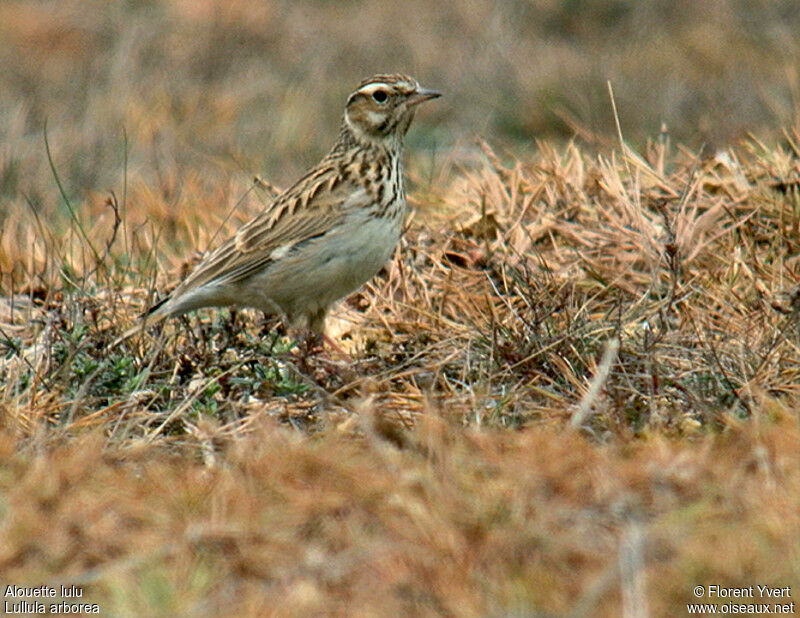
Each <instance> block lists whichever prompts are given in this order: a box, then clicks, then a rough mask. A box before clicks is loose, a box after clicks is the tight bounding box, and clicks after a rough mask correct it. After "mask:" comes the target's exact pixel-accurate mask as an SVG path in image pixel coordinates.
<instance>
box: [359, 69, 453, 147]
mask: <svg viewBox="0 0 800 618" xmlns="http://www.w3.org/2000/svg"><path fill="white" fill-rule="evenodd" d="M440 96H441V94H440V93H438V92H436V91H435V90H428V89H427V88H422V87H421V86H420V85H419V84H418V83H417V80H415V79H414V78H412V77H408V76H407V75H399V74H391V75H375V76H373V77H370V78H369V79H367V80H364V81H363V82H361V84H360V85H359V87H358V88H357V89H356V90H355V92H353V94H351V95H350V97H349V98H348V99H347V106H346V107H345V113H344V119H345V123H346V125H347V127H348V128H349V129H350V130H351V131H352V132H353V135H355V137H356V139H358V140H359V141H367V142H371V143H376V142H377V143H381V142H384V143H392V142H395V143H396V142H399V141H400V140H402V138H403V136H404V135H405V134H406V132H407V131H408V127H409V125H410V124H411V120H412V119H413V118H414V111H415V110H416V108H417V105H419V104H420V103H423V102H425V101H428V100H430V99H435V98H437V97H440Z"/></svg>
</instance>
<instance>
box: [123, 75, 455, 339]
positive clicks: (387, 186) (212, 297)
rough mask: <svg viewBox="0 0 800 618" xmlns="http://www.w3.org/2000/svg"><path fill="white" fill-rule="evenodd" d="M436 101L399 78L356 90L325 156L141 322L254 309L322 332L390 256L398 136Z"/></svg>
mask: <svg viewBox="0 0 800 618" xmlns="http://www.w3.org/2000/svg"><path fill="white" fill-rule="evenodd" d="M438 96H440V95H439V93H438V92H434V91H432V90H426V89H424V88H421V87H420V86H419V84H418V83H417V82H416V80H414V79H413V78H411V77H407V76H405V75H399V74H392V75H375V76H374V77H371V78H370V79H367V80H365V81H364V82H362V83H361V84H360V85H359V87H358V88H357V89H356V90H355V92H353V93H352V94H351V95H350V97H349V98H348V100H347V105H346V107H345V114H344V120H343V122H342V128H341V131H340V133H339V138H338V140H337V142H336V144H335V145H334V147H333V148H332V149H331V151H330V152H329V153H328V155H327V156H325V158H323V159H322V161H321V162H320V163H319V164H318V165H317V166H316V167H314V168H312V169H311V170H309V171H308V172H307V173H306V174H305V175H304V176H303V177H301V178H300V179H299V180H298V181H297V182H296V183H295V184H294V185H292V186H291V187H290V188H289V189H287V190H286V191H284V192H283V193H282V194H281V195H279V196H278V197H277V198H275V200H274V201H273V202H272V204H271V205H270V206H269V207H268V208H266V209H265V210H264V211H263V212H262V213H261V214H260V215H258V216H257V217H256V218H255V219H253V220H252V221H250V222H249V223H247V224H246V225H244V226H243V227H242V228H240V229H239V231H238V232H237V233H236V234H235V235H234V236H233V237H232V238H230V239H228V240H227V241H225V242H224V243H222V245H220V246H219V247H218V248H217V249H215V250H214V251H213V252H211V253H210V254H208V255H207V256H206V257H205V258H204V259H203V260H202V261H201V262H200V263H199V264H198V265H197V267H196V268H195V269H194V271H193V272H192V273H191V274H190V275H189V276H188V277H187V278H186V280H184V281H183V282H182V283H181V284H180V285H178V287H176V288H175V289H174V290H173V291H172V293H171V294H170V295H169V296H167V297H166V298H164V299H163V300H162V301H161V302H159V303H158V304H156V305H155V306H154V307H152V308H151V309H150V311H149V312H148V313H147V314H146V315H145V316H144V318H145V320H146V322H147V323H152V322H153V321H157V320H160V319H163V318H166V317H168V316H172V315H178V314H181V313H186V312H187V311H192V310H194V309H199V308H201V307H223V306H236V307H253V308H256V309H260V310H262V311H264V312H265V313H268V314H277V315H280V316H282V317H284V318H286V319H287V320H288V322H289V324H290V325H292V326H306V327H308V328H310V329H311V330H313V331H315V332H318V333H321V332H322V330H323V328H324V322H325V315H326V314H327V311H328V308H329V307H330V306H331V304H332V303H334V302H335V301H337V300H338V299H340V298H342V297H343V296H345V295H347V294H349V293H351V292H353V291H354V290H356V289H358V288H359V287H360V286H361V285H363V284H364V283H365V282H366V281H367V280H368V279H370V278H371V277H372V276H373V275H374V274H375V273H376V272H377V271H378V270H379V269H380V267H381V266H382V265H383V264H384V263H385V262H386V261H387V260H388V259H389V258H390V257H391V255H392V253H393V252H394V249H395V247H396V245H397V242H398V240H399V238H400V232H401V229H402V225H403V221H404V219H405V215H406V199H405V191H404V188H403V171H402V162H401V155H402V146H403V137H404V136H405V134H406V132H407V131H408V127H409V125H410V124H411V121H412V119H413V116H414V111H415V109H416V106H417V105H418V104H419V103H422V102H424V101H427V100H429V99H432V98H435V97H438ZM139 328H141V325H138V326H137V327H135V328H133V329H131V330H130V331H128V332H127V333H125V335H123V337H126V336H128V335H130V334H132V333H134V332H136V330H138V329H139Z"/></svg>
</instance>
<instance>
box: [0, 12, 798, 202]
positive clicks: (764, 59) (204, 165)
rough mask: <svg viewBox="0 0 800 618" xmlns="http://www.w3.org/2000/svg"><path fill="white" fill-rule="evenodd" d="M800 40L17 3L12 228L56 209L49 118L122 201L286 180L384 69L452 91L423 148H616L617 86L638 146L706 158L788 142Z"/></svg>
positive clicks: (731, 17)
mask: <svg viewBox="0 0 800 618" xmlns="http://www.w3.org/2000/svg"><path fill="white" fill-rule="evenodd" d="M798 33H800V3H798V2H797V0H561V1H558V0H507V1H505V2H495V1H490V0H457V1H456V0H440V1H438V2H428V1H423V0H407V1H405V2H389V1H388V0H383V1H378V2H359V1H339V0H337V1H333V0H328V1H325V0H316V1H311V0H299V1H298V0H295V1H277V0H136V1H134V0H129V1H127V2H124V1H119V2H107V1H106V0H24V1H23V0H2V2H0V217H2V216H3V214H4V212H3V211H5V214H7V213H9V212H13V211H14V210H15V208H16V207H19V206H22V207H26V208H30V207H31V206H33V207H34V208H36V209H46V208H47V205H48V204H51V203H55V202H57V201H58V198H57V194H56V193H55V192H54V187H55V185H54V182H53V176H52V173H51V171H50V169H49V164H48V161H47V156H46V153H45V147H44V141H43V128H44V125H45V121H46V122H47V133H48V137H49V141H50V145H51V149H52V154H53V160H54V163H55V165H56V166H57V168H58V170H59V173H60V174H61V177H62V180H63V181H64V185H65V190H66V191H67V193H68V194H69V195H74V196H76V197H83V196H85V195H87V194H89V193H91V192H92V191H99V192H104V191H107V190H108V189H109V188H115V187H116V189H117V190H118V191H119V187H120V186H121V184H122V177H123V169H125V170H127V175H128V180H129V181H130V182H136V180H137V179H138V180H140V181H141V182H142V183H143V184H144V185H147V186H152V187H154V188H159V189H158V190H159V191H161V192H162V193H163V194H164V198H165V199H167V201H169V199H173V198H174V196H172V197H170V195H169V193H170V191H179V189H180V187H182V186H184V185H185V184H186V182H187V179H194V182H196V183H198V184H200V185H207V186H208V187H209V190H211V188H212V187H215V186H216V187H219V186H220V183H224V182H226V181H228V180H230V179H231V178H239V179H242V178H243V179H250V178H252V175H253V174H257V173H258V174H263V175H264V176H265V177H266V178H268V179H270V180H272V181H274V182H275V183H276V184H278V185H284V186H285V185H286V184H288V183H289V182H290V181H291V180H292V179H293V178H294V177H295V176H296V175H297V174H298V173H300V172H301V171H302V169H304V168H305V167H307V166H309V165H312V164H314V163H315V162H316V161H317V159H318V158H319V157H320V156H321V155H322V154H324V153H325V152H326V151H327V149H328V148H329V147H330V145H331V144H332V141H333V140H334V138H335V136H336V133H337V129H338V124H339V120H340V117H341V113H342V108H343V103H344V101H345V99H346V96H347V94H348V93H349V92H350V91H351V90H352V89H353V88H354V87H355V86H356V85H357V84H358V82H359V81H360V80H361V79H362V78H364V77H366V76H369V75H370V74H372V73H375V72H378V71H402V72H406V73H409V74H412V75H414V76H415V77H417V78H418V79H419V81H420V82H421V83H422V84H423V85H426V86H429V87H434V88H438V89H440V90H442V91H443V92H444V93H445V95H446V97H445V98H443V99H441V100H440V101H437V102H436V104H435V105H431V106H430V107H429V108H427V109H425V110H424V112H423V113H421V114H419V115H418V120H417V122H416V124H415V128H414V129H412V133H411V135H410V138H409V139H410V142H411V146H412V147H413V149H414V151H415V152H417V153H419V152H428V153H436V152H453V151H458V149H459V148H460V147H463V148H467V147H469V146H471V145H472V144H473V143H474V140H475V138H476V137H477V136H481V137H483V138H485V139H487V140H489V141H490V142H491V143H493V144H495V145H497V144H500V145H504V146H508V147H510V148H511V149H512V152H522V151H524V150H527V149H532V148H535V142H534V140H535V139H541V138H544V139H550V140H556V141H565V140H568V139H571V138H573V137H576V136H577V138H578V139H579V140H580V141H581V142H582V143H583V144H584V145H585V146H586V147H593V145H604V144H606V145H607V144H612V143H614V142H615V141H616V132H615V128H614V119H613V114H612V110H611V106H610V103H609V95H608V90H607V85H606V82H607V80H610V81H611V83H612V84H613V88H614V92H615V98H616V103H617V109H618V112H619V116H620V121H621V125H622V131H623V133H624V135H625V139H626V140H628V141H629V142H630V143H631V144H632V145H634V146H635V147H641V145H643V144H644V141H645V140H646V139H647V138H648V137H655V136H657V135H658V134H659V132H660V131H661V129H662V125H665V126H666V128H667V130H668V131H669V134H670V136H671V138H672V140H673V142H680V143H683V144H686V145H687V146H689V147H691V148H694V149H699V148H701V147H703V146H706V147H713V148H717V147H723V146H725V145H727V144H730V143H732V142H735V141H736V140H738V139H740V138H742V137H744V136H745V135H746V134H747V133H748V132H752V133H753V134H755V135H757V136H759V137H762V138H765V139H767V138H769V137H770V136H774V137H776V138H780V129H781V128H782V127H787V126H792V125H794V124H795V123H796V122H797V113H798V109H799V107H798V98H800V87H799V85H798V67H799V66H800V35H798ZM126 140H127V146H126V145H125V144H126ZM26 204H27V206H26Z"/></svg>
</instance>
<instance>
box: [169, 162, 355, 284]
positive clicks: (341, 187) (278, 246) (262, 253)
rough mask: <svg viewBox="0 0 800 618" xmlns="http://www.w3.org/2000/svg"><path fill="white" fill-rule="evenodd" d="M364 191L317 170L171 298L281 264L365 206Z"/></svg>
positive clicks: (330, 171)
mask: <svg viewBox="0 0 800 618" xmlns="http://www.w3.org/2000/svg"><path fill="white" fill-rule="evenodd" d="M368 201H369V197H368V195H367V193H366V191H364V189H363V188H359V187H357V186H356V185H354V184H353V183H351V182H350V181H349V180H344V179H343V178H342V176H341V172H340V171H339V170H338V169H334V168H324V169H322V170H314V171H312V172H309V174H307V175H306V176H304V177H303V178H301V179H300V181H298V182H297V183H296V184H295V185H293V186H292V187H291V188H289V189H287V190H286V191H285V192H284V193H283V194H281V195H280V196H279V197H277V198H276V199H275V201H274V202H273V203H272V204H271V205H270V206H269V207H268V208H267V209H266V210H265V211H264V212H262V213H261V214H260V215H258V216H257V217H256V218H255V219H253V220H252V221H250V222H249V223H247V224H246V225H244V226H243V227H242V228H241V229H240V230H239V231H238V232H237V233H236V235H235V236H233V237H232V238H230V239H228V240H227V241H226V242H224V243H223V244H222V245H220V246H219V247H218V248H217V249H215V250H214V251H213V252H212V253H211V254H209V255H208V256H207V257H206V258H205V259H204V260H203V261H202V262H200V264H198V265H197V267H196V268H195V269H194V270H193V271H192V273H191V274H190V275H189V277H187V278H186V280H185V281H183V282H182V283H181V284H180V285H179V286H178V287H177V288H176V289H175V290H174V292H173V293H172V294H171V295H170V297H171V298H176V297H178V296H180V295H181V294H183V293H185V292H187V291H188V290H191V289H196V288H198V287H200V286H203V285H206V284H207V283H211V282H219V283H235V282H238V281H242V280H244V279H247V278H248V277H249V276H251V275H252V274H254V273H256V272H258V271H260V270H261V269H263V268H264V267H266V266H267V265H269V264H270V263H271V262H274V261H276V260H277V259H279V257H280V256H281V255H282V254H283V255H285V252H283V251H282V249H284V248H285V251H288V250H290V249H291V247H293V246H294V245H296V244H298V243H301V242H303V241H305V240H308V239H310V238H313V237H316V236H321V235H322V234H325V233H326V232H328V231H329V230H330V229H331V228H334V227H336V226H337V224H338V223H339V222H340V221H342V219H344V217H345V216H346V215H347V213H348V212H350V211H351V210H353V209H357V208H361V207H363V206H365V205H366V204H367V203H368Z"/></svg>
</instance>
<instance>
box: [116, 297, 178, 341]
mask: <svg viewBox="0 0 800 618" xmlns="http://www.w3.org/2000/svg"><path fill="white" fill-rule="evenodd" d="M169 300H170V297H169V296H166V297H165V298H162V299H161V300H160V301H158V302H157V303H156V304H155V305H153V306H152V307H150V309H148V310H147V311H146V312H144V313H143V314H142V315H140V316H139V318H138V319H137V320H136V324H134V325H133V326H131V327H130V328H129V329H128V330H126V331H125V332H124V333H122V334H121V335H120V336H119V337H117V338H116V339H115V340H114V341H113V342H112V343H111V348H112V349H113V348H116V347H117V346H118V345H119V344H120V343H122V342H123V341H125V340H126V339H130V338H131V337H133V336H134V335H136V334H138V333H143V332H144V329H145V328H147V327H148V326H153V325H154V324H158V323H159V322H160V321H161V320H163V319H164V318H168V317H169V316H170V315H172V311H169V310H168V309H167V302H168V301H169Z"/></svg>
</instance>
